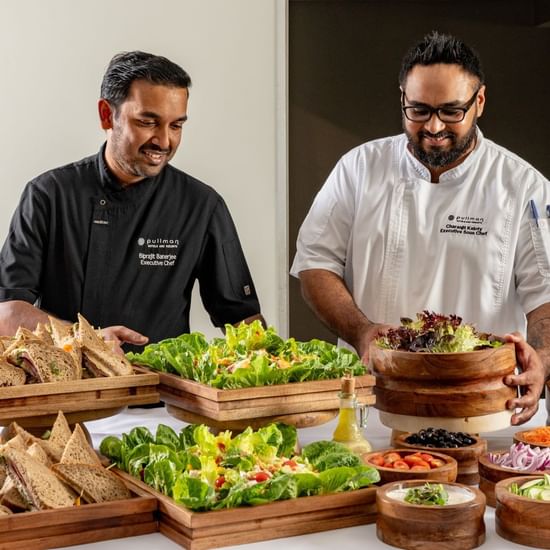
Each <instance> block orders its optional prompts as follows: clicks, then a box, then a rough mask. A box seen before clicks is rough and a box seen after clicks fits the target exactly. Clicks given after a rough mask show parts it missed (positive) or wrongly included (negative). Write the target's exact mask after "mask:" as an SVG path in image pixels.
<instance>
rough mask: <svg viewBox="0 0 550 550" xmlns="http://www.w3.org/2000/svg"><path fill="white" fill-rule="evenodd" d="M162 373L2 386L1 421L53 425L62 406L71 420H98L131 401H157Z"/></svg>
mask: <svg viewBox="0 0 550 550" xmlns="http://www.w3.org/2000/svg"><path fill="white" fill-rule="evenodd" d="M158 383H159V377H158V375H157V374H156V373H153V372H144V371H141V370H140V371H138V370H136V373H135V374H134V375H132V376H113V377H105V378H86V379H82V380H71V381H68V382H47V383H43V384H26V385H23V386H12V387H5V388H0V425H4V426H5V425H7V424H9V423H10V422H12V421H14V420H15V421H17V422H18V423H19V424H21V425H22V426H46V427H51V426H52V424H53V422H54V421H55V418H56V416H57V413H58V412H59V411H60V410H61V411H63V413H64V414H65V416H66V418H67V420H68V422H69V423H70V424H74V423H75V422H83V421H86V420H95V419H97V418H103V417H105V416H110V415H112V414H115V413H116V412H118V411H119V410H121V409H122V408H124V407H126V406H128V405H146V404H150V403H157V402H158V401H159V399H160V396H159V390H158Z"/></svg>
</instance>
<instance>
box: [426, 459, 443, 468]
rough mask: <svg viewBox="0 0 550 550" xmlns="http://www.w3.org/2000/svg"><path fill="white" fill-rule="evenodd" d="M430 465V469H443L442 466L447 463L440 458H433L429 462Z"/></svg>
mask: <svg viewBox="0 0 550 550" xmlns="http://www.w3.org/2000/svg"><path fill="white" fill-rule="evenodd" d="M428 464H429V465H430V468H441V466H445V461H444V460H441V459H440V458H432V459H431V460H428Z"/></svg>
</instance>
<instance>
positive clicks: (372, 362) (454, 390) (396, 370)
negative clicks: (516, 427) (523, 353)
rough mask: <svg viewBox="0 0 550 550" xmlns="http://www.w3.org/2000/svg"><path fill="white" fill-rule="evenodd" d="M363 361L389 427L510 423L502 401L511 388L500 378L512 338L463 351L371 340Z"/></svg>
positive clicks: (512, 364)
mask: <svg viewBox="0 0 550 550" xmlns="http://www.w3.org/2000/svg"><path fill="white" fill-rule="evenodd" d="M369 367H370V370H371V372H372V374H374V376H375V377H376V385H375V387H374V393H375V395H376V405H375V406H376V408H377V409H378V410H379V411H380V420H381V422H382V423H383V424H385V425H386V426H388V427H390V428H395V429H401V430H406V431H415V430H418V429H420V428H422V427H427V426H433V425H437V426H440V427H444V428H446V429H448V430H452V431H465V432H470V433H479V432H486V431H493V430H499V429H502V428H507V427H509V425H510V417H511V411H509V410H507V409H506V402H507V401H508V400H509V399H512V398H513V397H515V396H516V389H515V388H513V387H510V386H507V385H506V384H504V381H503V380H504V377H505V376H506V375H508V374H514V372H515V368H516V355H515V350H514V346H513V344H510V343H507V344H504V345H503V346H501V347H498V348H488V349H482V350H478V351H470V352H465V353H423V352H417V353H415V352H410V351H397V350H388V349H382V348H380V347H378V346H377V345H376V344H375V343H374V342H373V343H371V344H370V347H369ZM434 419H435V420H436V421H434Z"/></svg>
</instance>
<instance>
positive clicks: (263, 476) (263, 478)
mask: <svg viewBox="0 0 550 550" xmlns="http://www.w3.org/2000/svg"><path fill="white" fill-rule="evenodd" d="M254 479H255V480H256V481H257V482H258V483H261V482H262V481H267V480H268V479H269V474H267V473H266V472H258V473H257V474H256V475H255V476H254Z"/></svg>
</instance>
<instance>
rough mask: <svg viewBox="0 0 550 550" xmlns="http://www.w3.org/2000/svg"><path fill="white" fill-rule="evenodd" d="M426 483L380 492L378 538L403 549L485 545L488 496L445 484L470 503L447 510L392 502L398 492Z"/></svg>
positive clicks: (408, 482)
mask: <svg viewBox="0 0 550 550" xmlns="http://www.w3.org/2000/svg"><path fill="white" fill-rule="evenodd" d="M424 483H426V480H406V481H399V482H394V483H387V484H386V485H383V486H382V487H379V488H378V489H377V490H376V505H377V509H378V515H377V518H376V535H377V537H378V538H379V539H380V540H382V541H383V542H385V543H386V544H391V545H392V546H397V547H399V548H410V549H420V548H422V549H424V548H434V549H435V548H437V549H438V550H454V549H456V548H461V549H469V548H476V547H477V546H480V545H481V544H483V542H484V541H485V522H484V520H483V514H484V512H485V495H484V494H483V493H482V492H481V491H479V490H478V489H476V488H475V487H466V486H464V485H460V484H458V483H449V482H445V483H443V485H444V486H445V488H446V489H447V491H450V490H451V491H452V490H456V491H458V492H460V493H463V494H465V496H467V498H468V501H467V502H462V503H460V504H448V505H445V506H426V505H418V504H409V503H407V502H403V501H400V500H397V499H395V498H392V497H391V496H389V495H391V492H392V491H394V490H404V489H409V488H411V487H417V486H419V485H423V484H424Z"/></svg>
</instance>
